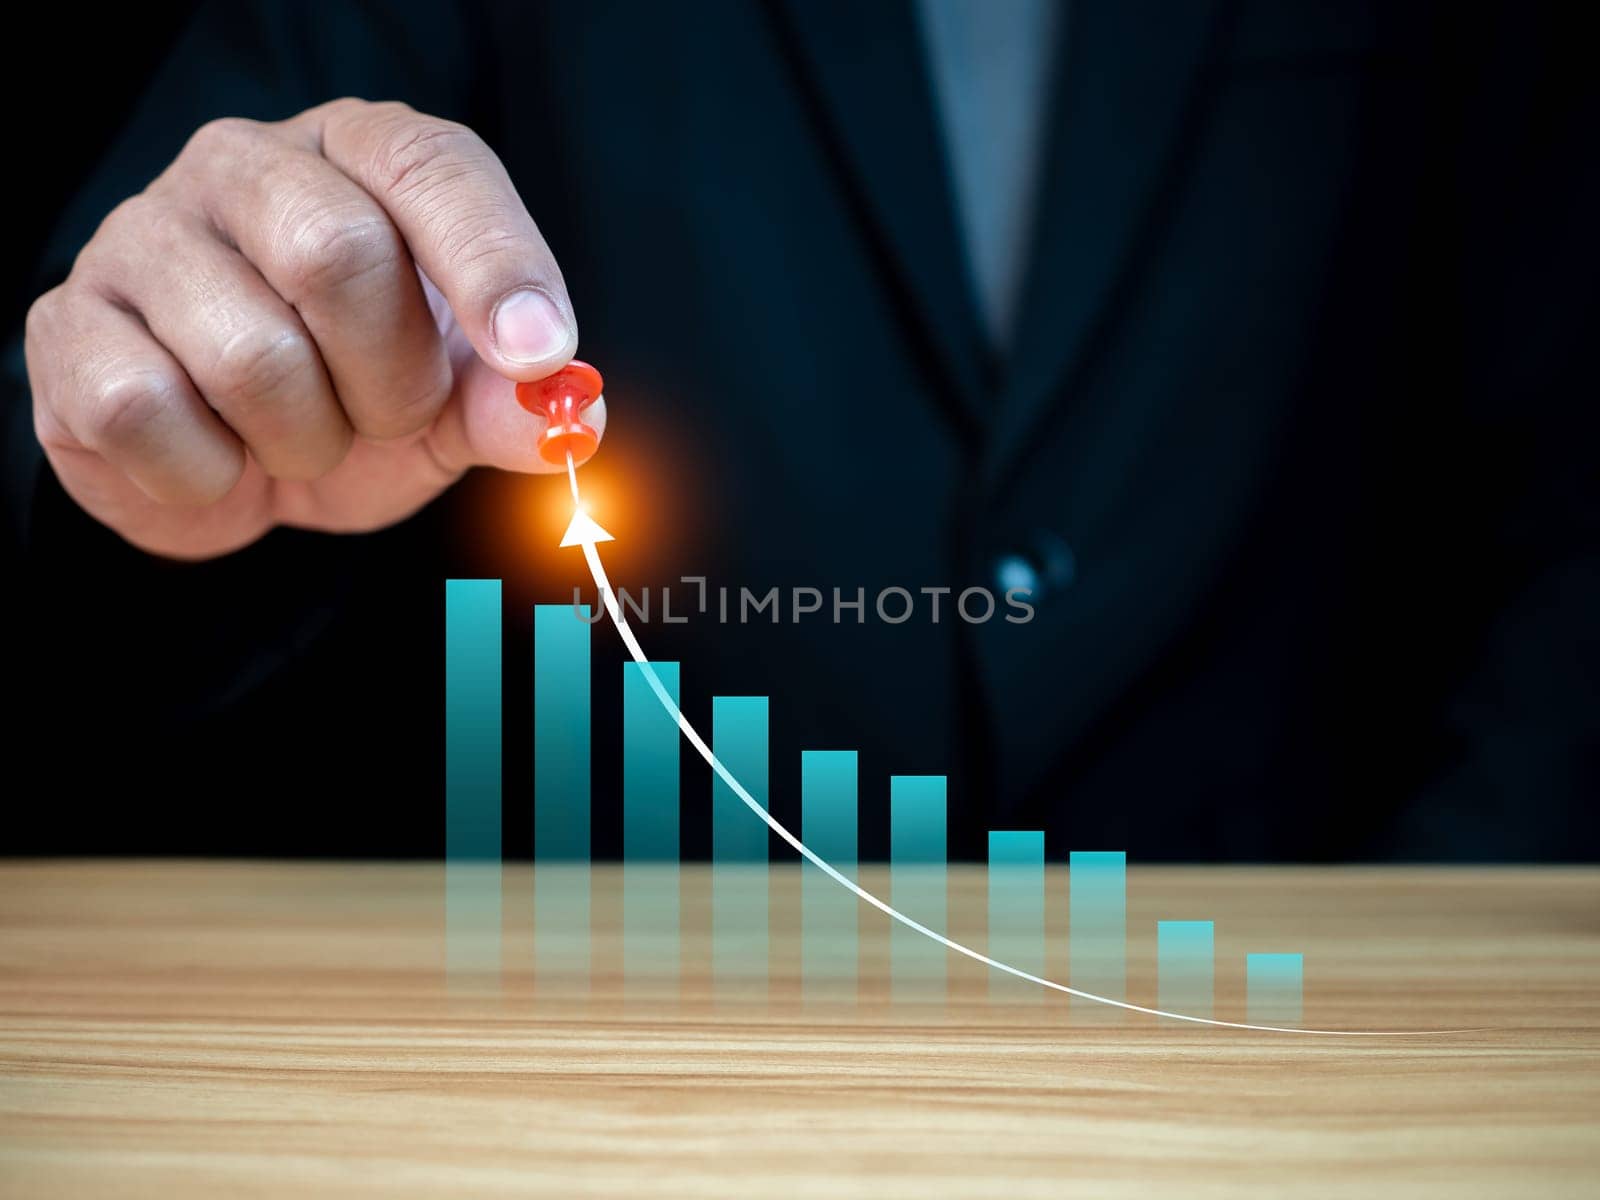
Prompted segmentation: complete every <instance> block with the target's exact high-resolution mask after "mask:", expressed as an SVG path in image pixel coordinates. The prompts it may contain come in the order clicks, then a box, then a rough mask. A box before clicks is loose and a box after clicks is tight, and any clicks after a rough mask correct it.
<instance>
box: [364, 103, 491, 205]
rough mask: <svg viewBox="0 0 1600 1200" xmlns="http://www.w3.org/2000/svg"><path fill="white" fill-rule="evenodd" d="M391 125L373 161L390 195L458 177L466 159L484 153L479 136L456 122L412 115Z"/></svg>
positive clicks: (417, 189)
mask: <svg viewBox="0 0 1600 1200" xmlns="http://www.w3.org/2000/svg"><path fill="white" fill-rule="evenodd" d="M388 124H389V126H390V128H389V129H388V131H387V132H386V134H385V135H384V136H382V137H380V138H379V139H378V145H377V147H376V150H375V151H374V154H375V161H374V163H373V173H374V175H375V177H376V178H377V180H378V182H379V186H380V187H381V188H382V189H383V191H384V193H385V194H386V195H390V196H395V197H397V198H404V197H406V196H408V195H411V194H414V193H417V192H419V191H420V192H426V191H428V190H430V189H432V188H435V187H438V186H440V185H441V184H443V183H446V182H448V181H449V180H450V179H452V178H454V177H455V176H456V174H457V173H458V171H459V170H460V166H461V164H462V163H463V162H464V161H466V160H469V159H471V158H472V157H474V156H476V155H479V154H481V153H482V148H483V143H482V142H481V141H480V140H479V139H478V135H477V134H475V133H473V132H472V130H470V129H468V128H467V127H466V126H465V125H460V124H457V123H456V122H454V121H445V120H441V119H439V118H438V117H412V116H410V115H409V114H408V115H407V118H406V119H405V120H393V121H390V122H388Z"/></svg>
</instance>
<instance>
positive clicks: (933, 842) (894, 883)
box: [889, 775, 948, 1001]
mask: <svg viewBox="0 0 1600 1200" xmlns="http://www.w3.org/2000/svg"><path fill="white" fill-rule="evenodd" d="M945 808H946V795H945V777H944V776H943V775H891V776H890V777H889V895H890V902H891V903H892V904H893V905H894V907H895V908H897V909H899V910H900V911H901V912H903V913H905V914H906V916H908V917H912V918H914V919H916V920H917V921H919V922H921V923H922V924H923V925H926V926H928V927H929V928H931V929H934V930H935V931H937V932H939V933H944V932H946V925H947V923H948V915H947V900H946V884H945V877H946V853H947V850H946V832H945ZM889 975H890V987H891V991H892V993H893V995H894V996H895V998H896V999H923V1000H934V1001H943V999H944V982H945V949H944V947H943V946H941V945H939V944H938V943H937V942H935V941H933V940H931V939H929V938H927V937H924V936H923V935H922V934H920V933H917V932H916V931H915V930H913V929H907V928H906V927H905V926H904V925H902V924H900V923H899V922H898V921H896V922H895V924H894V927H893V929H892V930H891V931H890V935H889Z"/></svg>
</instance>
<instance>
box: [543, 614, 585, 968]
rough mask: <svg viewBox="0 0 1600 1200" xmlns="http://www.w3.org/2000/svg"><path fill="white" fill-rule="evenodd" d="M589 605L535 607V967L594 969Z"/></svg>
mask: <svg viewBox="0 0 1600 1200" xmlns="http://www.w3.org/2000/svg"><path fill="white" fill-rule="evenodd" d="M588 617H589V606H588V605H587V604H585V605H581V606H574V605H571V604H540V605H536V606H535V607H534V610H533V919H534V933H533V938H534V943H533V945H534V966H535V969H536V970H537V971H539V972H540V973H549V974H551V975H556V976H560V975H568V974H570V975H573V976H577V975H587V972H588V968H589V641H590V626H589V624H588Z"/></svg>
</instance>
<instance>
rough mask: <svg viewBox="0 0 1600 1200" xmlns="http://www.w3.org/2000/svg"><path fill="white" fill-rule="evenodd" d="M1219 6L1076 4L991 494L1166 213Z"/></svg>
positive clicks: (1164, 0)
mask: <svg viewBox="0 0 1600 1200" xmlns="http://www.w3.org/2000/svg"><path fill="white" fill-rule="evenodd" d="M869 7H870V6H869ZM1221 7H1222V0H1183V3H1179V4H1173V3H1170V2H1168V0H1073V3H1072V5H1071V9H1070V15H1069V18H1068V19H1069V30H1068V35H1067V44H1066V55H1065V57H1066V61H1065V64H1064V66H1063V68H1062V69H1061V71H1060V73H1058V84H1057V89H1056V105H1055V111H1054V114H1053V118H1052V119H1053V127H1052V129H1051V132H1050V134H1049V143H1048V145H1047V148H1046V156H1045V157H1046V161H1045V165H1044V169H1043V171H1042V177H1043V192H1042V196H1041V203H1040V205H1039V208H1038V210H1037V213H1038V215H1037V225H1036V234H1035V241H1034V245H1035V253H1034V261H1033V264H1032V268H1031V272H1030V275H1029V277H1028V281H1027V283H1026V284H1025V290H1024V293H1023V302H1022V305H1021V308H1020V313H1021V317H1020V323H1019V328H1018V331H1017V336H1016V340H1015V342H1014V356H1013V359H1012V362H1013V366H1012V369H1011V370H1010V371H1008V372H1007V377H1006V386H1005V389H1004V392H1003V395H1002V398H1001V402H1000V403H999V404H998V405H996V406H995V413H996V415H995V420H994V425H993V428H992V429H991V430H989V431H988V432H989V435H990V436H988V437H986V439H985V446H984V452H983V458H982V467H981V473H982V477H983V482H984V485H985V486H986V487H987V488H989V489H1000V488H1003V486H1004V483H1005V480H1006V478H1007V476H1008V473H1010V472H1012V471H1013V470H1014V469H1015V468H1016V467H1017V466H1018V465H1019V460H1020V459H1021V457H1023V456H1024V455H1025V453H1026V448H1027V444H1028V438H1029V435H1030V433H1031V432H1032V431H1033V430H1034V429H1035V428H1036V427H1037V426H1038V424H1039V423H1040V422H1041V421H1042V420H1044V419H1045V418H1047V417H1048V416H1049V414H1050V412H1051V411H1052V410H1053V409H1055V408H1056V407H1057V406H1058V405H1060V404H1062V403H1063V400H1064V397H1065V395H1066V394H1068V393H1069V392H1070V390H1071V388H1072V386H1073V384H1074V381H1075V375H1076V372H1077V371H1078V369H1079V368H1080V367H1082V366H1083V365H1084V363H1085V361H1086V359H1087V358H1088V356H1089V355H1090V354H1091V353H1092V351H1093V349H1094V347H1095V345H1096V339H1097V338H1098V336H1099V335H1100V334H1101V332H1102V331H1103V330H1104V329H1105V328H1106V326H1107V324H1108V322H1109V320H1110V318H1111V316H1112V315H1113V314H1114V312H1115V309H1116V307H1117V301H1118V299H1119V290H1120V288H1119V285H1120V284H1121V282H1122V281H1123V280H1124V279H1125V278H1126V277H1127V275H1128V274H1129V270H1130V268H1131V266H1132V265H1133V263H1134V261H1135V258H1136V256H1135V251H1136V250H1137V248H1138V245H1139V243H1140V240H1141V238H1142V236H1143V235H1144V234H1145V233H1146V231H1147V230H1148V229H1149V227H1150V225H1151V223H1152V221H1153V220H1154V219H1155V218H1156V217H1158V216H1159V214H1160V201H1161V199H1162V197H1163V195H1164V194H1165V193H1164V185H1165V184H1167V183H1168V182H1169V172H1170V170H1171V168H1172V167H1173V165H1174V164H1175V162H1176V161H1177V159H1178V149H1179V147H1180V146H1181V144H1182V142H1183V137H1182V134H1183V131H1184V116H1185V113H1186V112H1188V111H1190V105H1191V101H1192V100H1193V99H1194V97H1195V94H1196V92H1197V90H1198V89H1197V84H1198V82H1199V80H1200V78H1201V75H1202V70H1201V68H1202V66H1203V64H1204V63H1205V61H1206V59H1207V58H1208V57H1209V52H1210V51H1211V48H1212V46H1213V44H1214V39H1215V37H1216V34H1217V31H1218V30H1219V29H1221V27H1222V24H1223V23H1222V22H1221V21H1220V20H1218V10H1219V9H1220V8H1221Z"/></svg>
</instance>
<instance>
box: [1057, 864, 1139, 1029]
mask: <svg viewBox="0 0 1600 1200" xmlns="http://www.w3.org/2000/svg"><path fill="white" fill-rule="evenodd" d="M1127 870H1128V856H1127V854H1126V853H1125V852H1123V851H1121V850H1074V851H1072V852H1071V854H1070V855H1069V856H1068V860H1067V906H1068V907H1067V970H1068V973H1069V974H1068V978H1069V982H1070V983H1071V984H1072V986H1073V987H1075V988H1078V989H1079V990H1081V991H1085V992H1092V993H1094V994H1095V995H1096V996H1105V997H1106V998H1108V999H1111V1000H1124V999H1126V998H1127V997H1126V995H1125V992H1126V990H1127V946H1128V882H1127ZM1072 1012H1073V1015H1074V1017H1075V1018H1081V1019H1083V1020H1089V1021H1108V1022H1115V1021H1119V1020H1121V1018H1122V1013H1123V1010H1122V1009H1119V1008H1115V1007H1113V1006H1111V1005H1109V1004H1100V1003H1097V1002H1095V1001H1092V1000H1083V999H1080V998H1079V997H1077V996H1074V997H1073V998H1072Z"/></svg>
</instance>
